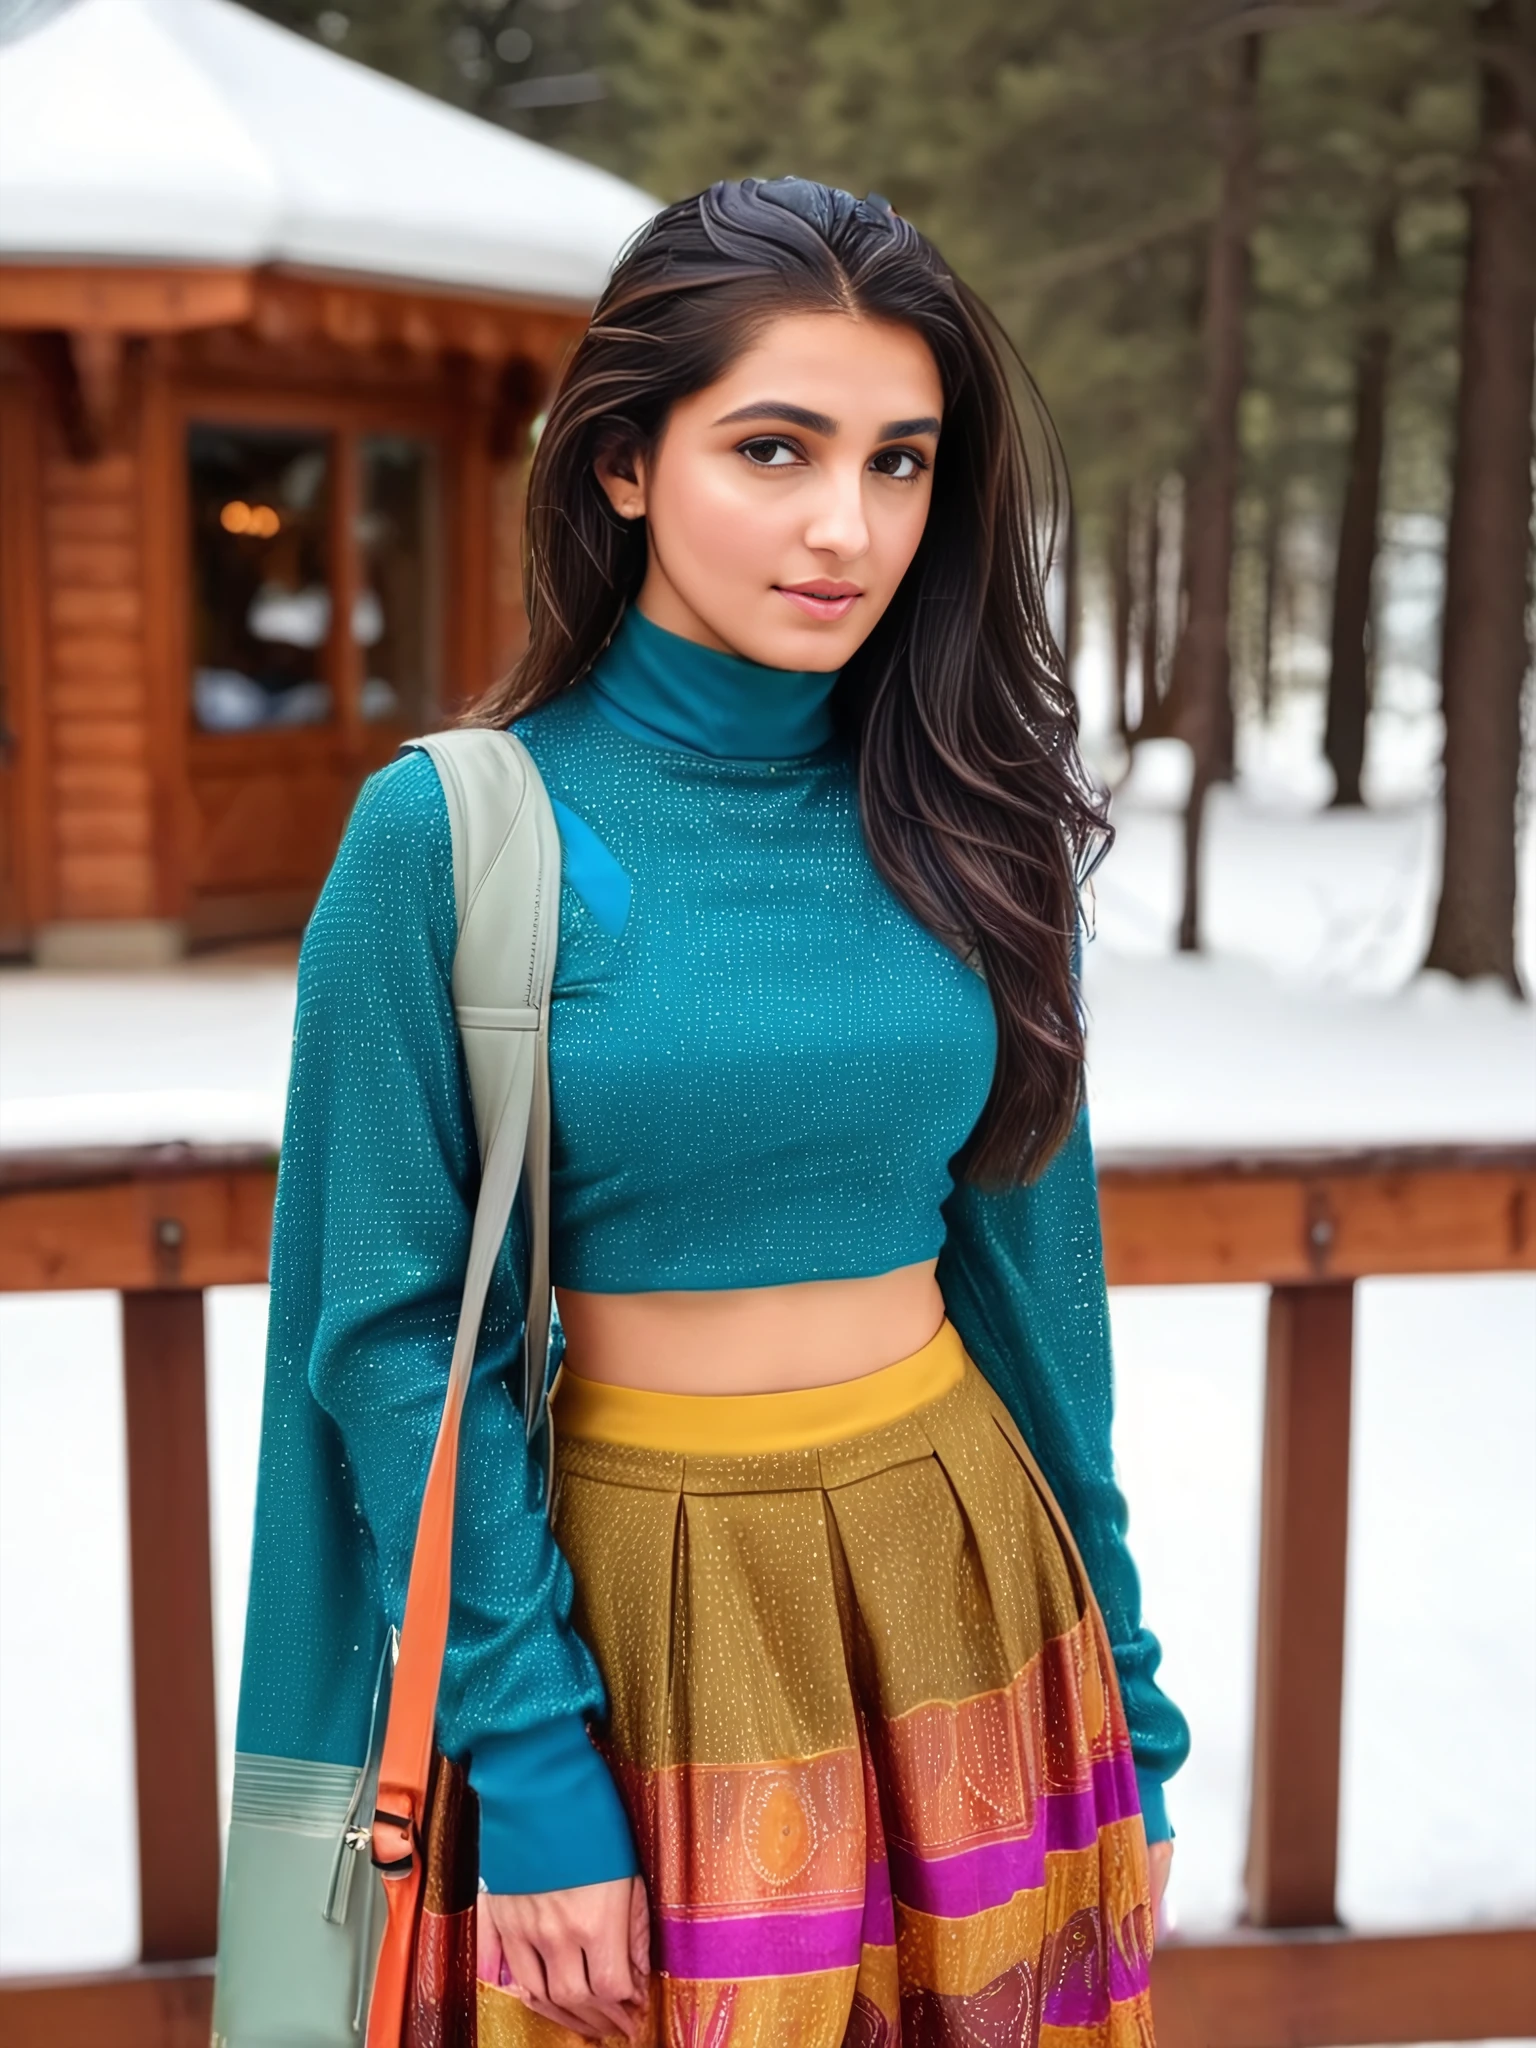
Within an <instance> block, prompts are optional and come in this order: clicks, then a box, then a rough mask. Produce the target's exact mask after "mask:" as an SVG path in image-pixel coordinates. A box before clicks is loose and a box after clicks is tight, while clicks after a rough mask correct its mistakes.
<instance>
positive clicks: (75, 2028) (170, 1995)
mask: <svg viewBox="0 0 1536 2048" xmlns="http://www.w3.org/2000/svg"><path fill="white" fill-rule="evenodd" d="M212 2023H213V1965H212V1963H211V1962H201V1963H191V1964H187V1963H181V1964H174V1965H171V1966H168V1967H163V1968H150V1967H144V1966H141V1967H140V1968H138V1969H131V1970H102V1971H93V1972H92V1973H91V1974H90V1975H88V1976H80V1977H14V1978H11V1979H9V1980H6V1979H0V2040H3V2041H4V2042H5V2044H6V2048H208V2031H209V2028H210V2026H211V2025H212Z"/></svg>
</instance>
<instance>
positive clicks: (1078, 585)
mask: <svg viewBox="0 0 1536 2048" xmlns="http://www.w3.org/2000/svg"><path fill="white" fill-rule="evenodd" d="M1077 522H1078V511H1077V507H1076V505H1074V506H1073V507H1072V509H1071V510H1070V511H1069V513H1068V514H1067V559H1066V562H1065V563H1064V565H1063V576H1062V590H1061V609H1062V619H1061V659H1062V666H1063V668H1064V670H1065V672H1066V678H1067V688H1068V689H1069V690H1070V689H1071V688H1072V687H1073V683H1072V677H1073V672H1074V670H1075V669H1076V667H1077V650H1078V646H1079V643H1080V641H1081V638H1082V623H1081V618H1080V612H1081V607H1082V573H1083V565H1082V546H1081V543H1080V541H1079V538H1078V523H1077Z"/></svg>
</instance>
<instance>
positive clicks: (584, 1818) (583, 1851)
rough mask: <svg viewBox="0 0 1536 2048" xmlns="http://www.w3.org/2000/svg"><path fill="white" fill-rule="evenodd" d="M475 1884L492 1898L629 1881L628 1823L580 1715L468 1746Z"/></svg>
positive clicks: (631, 1852)
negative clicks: (476, 1829) (475, 1815)
mask: <svg viewBox="0 0 1536 2048" xmlns="http://www.w3.org/2000/svg"><path fill="white" fill-rule="evenodd" d="M469 1782H470V1784H471V1785H472V1786H473V1787H474V1790H475V1794H476V1797H477V1798H478V1799H479V1801H480V1875H481V1877H482V1878H483V1879H484V1880H485V1884H486V1888H487V1889H488V1890H489V1891H493V1892H558V1891H566V1890H568V1889H569V1888H570V1887H571V1886H573V1885H580V1884H603V1883H606V1882H607V1881H608V1880H609V1879H610V1878H616V1877H633V1876H634V1875H635V1874H636V1872H637V1871H638V1869H639V1865H638V1863H637V1862H636V1860H635V1848H634V1843H633V1842H632V1841H631V1839H630V1833H629V1822H628V1820H627V1819H626V1818H625V1814H624V1808H623V1806H622V1804H621V1803H620V1800H619V1795H618V1790H617V1788H616V1787H615V1785H614V1782H613V1779H612V1778H611V1777H610V1776H609V1773H608V1767H607V1765H606V1764H605V1763H604V1762H603V1760H602V1758H601V1757H600V1756H599V1755H598V1753H597V1751H596V1750H595V1749H594V1748H593V1747H592V1744H591V1742H590V1741H589V1740H588V1738H587V1729H586V1723H585V1722H584V1721H583V1720H582V1718H581V1716H580V1715H579V1714H568V1715H564V1716H562V1718H561V1719H560V1720H558V1721H546V1722H543V1723H541V1724H540V1725H539V1726H538V1727H537V1728H526V1729H522V1730H520V1731H519V1732H518V1733H517V1734H515V1735H489V1736H486V1737H485V1738H484V1739H483V1740H482V1741H480V1742H479V1743H477V1744H476V1746H475V1750H474V1754H473V1755H472V1756H471V1758H470V1762H469Z"/></svg>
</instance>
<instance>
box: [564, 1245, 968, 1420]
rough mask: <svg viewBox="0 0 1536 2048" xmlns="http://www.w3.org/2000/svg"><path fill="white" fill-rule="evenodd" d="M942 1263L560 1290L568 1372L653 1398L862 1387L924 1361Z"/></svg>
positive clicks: (935, 1320)
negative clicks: (708, 1285) (725, 1282)
mask: <svg viewBox="0 0 1536 2048" xmlns="http://www.w3.org/2000/svg"><path fill="white" fill-rule="evenodd" d="M935 1266H936V1261H935V1260H933V1259H924V1260H922V1261H921V1262H920V1263H919V1264H917V1265H914V1266H898V1267H897V1268H896V1269H895V1271H894V1272H890V1273H878V1274H875V1275H874V1276H873V1277H871V1278H869V1279H861V1280H806V1281H801V1282H798V1283H796V1284H795V1285H793V1286H788V1287H725V1288H719V1289H708V1290H702V1291H699V1292H696V1293H694V1292H689V1293H683V1292H674V1293H659V1294H586V1293H581V1292H578V1291H576V1290H574V1289H572V1288H568V1287H562V1288H560V1289H558V1290H557V1299H558V1301H559V1304H560V1321H561V1323H562V1324H563V1326H564V1329H565V1341H566V1353H565V1357H566V1364H567V1365H568V1367H569V1368H570V1370H571V1371H572V1372H573V1373H576V1374H579V1375H580V1377H581V1378H582V1379H588V1380H602V1381H605V1382H606V1383H607V1384H608V1385H610V1386H619V1387H641V1388H644V1389H646V1390H647V1391H649V1392H651V1393H657V1394H782V1393H788V1392H791V1391H793V1390H795V1389H798V1388H801V1387H831V1386H837V1385H838V1384H840V1383H841V1382H842V1381H844V1380H856V1379H862V1378H863V1377H864V1375H865V1374H866V1373H871V1372H878V1371H879V1370H880V1369H881V1367H882V1366H887V1365H894V1364H895V1363H896V1361H897V1360H898V1359H900V1358H910V1357H911V1355H912V1353H913V1352H914V1351H921V1350H922V1348H923V1346H924V1345H925V1344H927V1343H928V1342H929V1341H930V1340H931V1339H932V1338H933V1337H934V1336H935V1335H936V1334H937V1332H938V1329H939V1326H940V1324H941V1323H942V1322H943V1320H944V1300H943V1296H942V1295H941V1294H940V1292H939V1283H938V1281H937V1279H936V1278H935Z"/></svg>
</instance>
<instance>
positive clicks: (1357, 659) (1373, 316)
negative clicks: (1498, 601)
mask: <svg viewBox="0 0 1536 2048" xmlns="http://www.w3.org/2000/svg"><path fill="white" fill-rule="evenodd" d="M1396 275H1397V208H1396V203H1395V197H1394V198H1389V199H1388V200H1387V202H1386V203H1385V204H1384V206H1383V207H1382V210H1381V212H1380V214H1379V215H1378V216H1377V219H1376V223H1375V226H1374V228H1373V230H1372V233H1371V275H1370V284H1369V287H1368V289H1369V293H1370V301H1369V305H1368V307H1367V311H1366V316H1365V321H1364V323H1363V325H1362V328H1361V331H1360V341H1359V348H1358V353H1357V355H1356V358H1355V433H1354V441H1353V443H1352V445H1351V448H1350V453H1349V475H1348V477H1347V478H1346V480H1345V485H1344V504H1343V507H1342V510H1341V512H1340V515H1339V552H1338V560H1337V564H1336V566H1335V570H1334V578H1333V636H1332V650H1331V659H1330V664H1329V669H1328V716H1327V721H1326V724H1325V727H1324V732H1323V752H1324V753H1325V754H1326V755H1327V757H1328V765H1329V766H1330V767H1331V768H1332V770H1333V782H1334V791H1333V801H1334V803H1335V804H1358V803H1361V802H1362V801H1363V798H1362V797H1361V794H1360V775H1361V771H1362V769H1363V768H1364V767H1365V731H1366V720H1367V716H1368V714H1369V712H1370V703H1371V688H1370V681H1371V679H1370V662H1371V651H1370V639H1371V579H1372V577H1373V575H1374V573H1375V569H1376V540H1377V522H1378V514H1379V511H1380V506H1381V458H1382V450H1383V447H1384V446H1385V439H1386V417H1387V370H1388V366H1389V364H1390V361H1391V354H1392V325H1391V319H1392V309H1391V304H1390V300H1391V294H1392V287H1393V284H1394V282H1395V280H1396Z"/></svg>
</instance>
